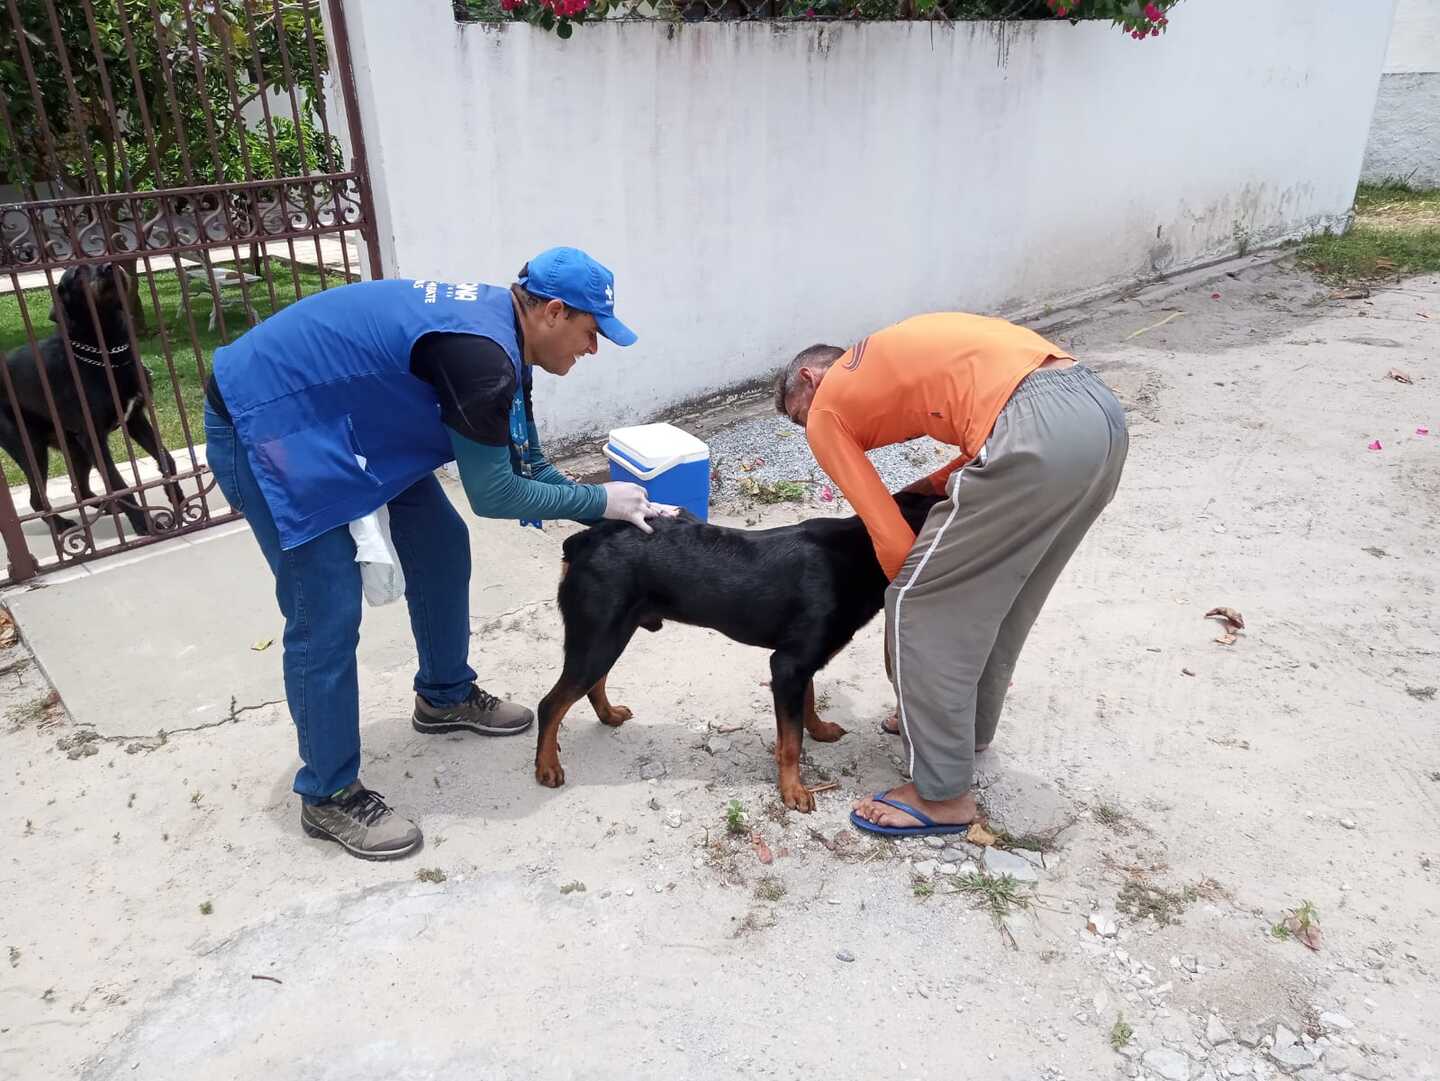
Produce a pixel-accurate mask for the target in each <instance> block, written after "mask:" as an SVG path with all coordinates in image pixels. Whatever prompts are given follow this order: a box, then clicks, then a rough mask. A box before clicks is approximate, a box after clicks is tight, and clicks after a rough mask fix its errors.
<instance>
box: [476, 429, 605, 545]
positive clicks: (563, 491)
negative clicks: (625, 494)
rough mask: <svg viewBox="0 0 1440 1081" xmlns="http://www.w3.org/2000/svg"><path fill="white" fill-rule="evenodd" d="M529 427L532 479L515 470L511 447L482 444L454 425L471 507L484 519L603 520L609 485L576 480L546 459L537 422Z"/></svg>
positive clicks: (586, 521)
mask: <svg viewBox="0 0 1440 1081" xmlns="http://www.w3.org/2000/svg"><path fill="white" fill-rule="evenodd" d="M529 429H530V453H529V464H530V472H531V476H529V477H522V476H519V475H518V474H516V473H515V472H514V470H512V469H511V468H510V448H509V447H492V446H487V445H486V444H484V443H477V442H475V441H474V440H473V439H466V438H465V437H464V436H463V435H461V434H460V433H459V432H456V431H455V430H454V429H450V444H451V446H453V447H454V448H455V464H456V465H457V466H458V467H459V469H460V483H461V485H462V486H463V487H464V489H465V497H466V498H467V499H468V500H469V501H470V509H471V510H473V511H474V512H475V513H476V514H477V515H479V516H480V517H482V518H517V519H539V520H541V521H553V520H555V519H562V518H568V519H570V520H571V521H575V522H584V523H587V524H588V523H591V522H597V521H599V520H600V519H601V518H602V517H603V516H604V514H605V489H604V488H602V487H601V486H600V485H598V484H576V483H575V482H574V481H572V480H571V479H570V478H569V477H567V476H565V474H564V473H562V472H560V470H558V469H556V468H555V467H554V466H553V465H551V464H550V462H549V461H547V460H546V458H545V453H544V451H543V450H542V449H541V447H540V438H539V435H538V434H537V433H536V431H535V425H534V424H533V423H531V424H530V425H529Z"/></svg>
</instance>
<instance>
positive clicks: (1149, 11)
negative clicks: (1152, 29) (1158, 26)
mask: <svg viewBox="0 0 1440 1081" xmlns="http://www.w3.org/2000/svg"><path fill="white" fill-rule="evenodd" d="M1160 14H1161V13H1160V9H1159V8H1157V7H1156V6H1155V5H1154V4H1146V5H1145V18H1147V19H1149V20H1150V21H1151V22H1152V23H1158V22H1159V21H1160Z"/></svg>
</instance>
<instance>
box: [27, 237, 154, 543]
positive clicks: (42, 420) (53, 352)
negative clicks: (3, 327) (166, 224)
mask: <svg viewBox="0 0 1440 1081" xmlns="http://www.w3.org/2000/svg"><path fill="white" fill-rule="evenodd" d="M127 285H128V281H127V279H126V275H125V272H124V271H123V270H121V269H120V268H119V267H116V266H112V265H110V264H108V263H107V264H104V265H101V266H90V265H86V266H79V267H73V268H71V269H70V270H67V271H66V272H65V274H64V276H63V277H62V278H61V279H60V284H59V285H58V286H57V287H56V293H57V294H58V303H57V304H56V305H55V306H54V307H53V308H51V310H50V319H51V321H52V322H54V323H56V324H57V325H60V326H63V327H64V330H65V333H66V335H67V336H68V337H69V339H70V347H71V350H72V351H73V353H74V356H75V370H76V372H77V373H78V376H79V378H78V379H77V378H76V377H75V376H72V375H71V370H70V362H69V359H68V357H67V356H66V352H65V343H64V341H63V340H62V338H61V336H60V334H59V333H58V332H57V333H55V334H52V335H50V336H49V337H48V338H43V339H41V340H40V341H39V342H38V343H36V348H31V346H29V345H28V344H27V345H22V346H20V347H19V348H18V349H15V350H13V351H12V352H11V353H10V354H9V355H8V356H7V357H6V358H5V367H6V369H7V372H8V375H9V384H10V393H8V394H7V393H6V392H5V391H6V388H5V387H4V386H3V385H0V447H3V448H4V449H5V451H6V452H7V453H8V454H9V455H10V457H12V458H14V459H15V462H16V464H18V465H19V466H20V468H21V469H22V470H24V472H25V478H26V479H27V480H28V481H29V482H30V506H31V507H32V508H33V509H34V510H36V511H48V510H50V501H49V499H48V497H47V496H46V494H45V483H46V480H47V478H48V476H49V473H50V448H52V447H53V448H55V449H56V450H59V449H61V447H62V446H63V447H64V449H65V450H66V451H67V452H68V453H69V455H70V461H71V463H72V464H73V465H74V466H75V479H76V496H77V498H79V499H92V498H94V492H93V491H91V488H90V470H91V469H92V468H94V469H98V470H99V472H100V475H101V477H102V478H104V481H105V485H106V488H107V490H109V491H117V490H119V489H122V488H125V487H127V485H126V483H125V481H124V480H123V478H122V477H121V476H120V470H119V469H117V468H116V466H115V459H114V457H113V456H112V455H111V453H110V443H109V437H110V434H111V433H112V432H114V431H115V430H116V429H118V428H119V427H120V426H121V424H124V426H125V430H126V431H127V432H128V433H129V435H130V438H131V439H133V440H134V441H135V442H136V443H138V444H139V445H140V446H141V447H143V448H144V449H145V450H146V451H147V452H149V453H150V454H151V455H152V456H153V457H154V459H155V461H156V464H157V465H159V467H160V469H161V471H162V473H163V474H164V475H166V476H173V475H174V473H175V462H174V460H173V459H172V458H171V457H170V454H169V452H168V451H166V449H165V448H164V446H162V445H161V442H160V439H159V437H158V436H157V435H156V432H155V429H154V427H153V426H152V425H151V423H150V418H149V416H148V414H147V409H146V404H145V399H146V398H147V397H148V396H149V395H150V392H151V391H150V375H149V373H148V372H147V371H146V370H145V366H144V365H143V364H142V363H141V362H140V357H139V356H138V355H137V354H136V353H135V352H134V350H133V347H132V345H131V341H130V331H129V328H128V327H127V326H126V324H125V309H124V304H123V301H122V298H123V297H124V296H125V295H126V289H127ZM87 294H88V296H87ZM92 305H93V309H92ZM97 323H98V325H97ZM107 360H108V362H109V363H108V365H107V363H106V361H107ZM107 367H108V368H109V372H108V373H107V371H106V368H107ZM42 370H43V373H44V378H43V379H42V376H41V373H42ZM112 378H113V380H114V388H113V390H112V388H111V379H112ZM47 383H48V387H49V394H50V398H51V399H52V400H53V401H54V409H53V411H52V410H51V408H50V404H49V402H47V400H46V385H47ZM82 402H83V404H82ZM87 406H88V409H89V416H90V420H91V422H92V423H93V424H94V427H95V435H96V436H97V437H98V443H99V448H98V449H99V454H98V455H96V454H95V449H96V448H95V441H94V440H92V439H91V438H90V429H89V426H88V425H87V424H86V421H85V416H86V407H87ZM57 422H58V424H57ZM22 429H23V431H24V435H22ZM25 435H28V436H29V442H30V447H31V449H32V450H33V451H34V454H35V467H36V468H35V469H34V470H32V469H31V467H30V458H29V455H27V454H26V452H25ZM37 472H38V475H36V474H37ZM166 491H167V493H168V494H169V497H170V501H171V504H172V505H175V506H178V505H179V502H180V500H181V499H182V498H183V497H182V496H181V493H180V489H179V488H178V487H177V486H175V485H167V486H166ZM116 504H117V505H118V507H119V509H120V510H121V511H123V513H124V514H125V516H126V517H127V518H128V519H129V520H130V524H131V526H132V528H134V530H135V531H136V532H137V533H149V532H150V523H149V521H148V520H147V517H146V514H145V512H144V510H143V508H141V507H140V506H139V505H138V504H137V503H135V502H134V500H132V499H129V498H123V497H122V498H119V499H117V500H116ZM47 521H48V522H49V524H50V527H51V528H52V529H53V530H55V531H56V532H57V533H63V532H64V531H65V530H67V529H74V528H77V526H78V523H77V522H75V521H72V520H71V519H69V518H65V517H63V516H61V515H58V514H51V515H49V516H48V517H47Z"/></svg>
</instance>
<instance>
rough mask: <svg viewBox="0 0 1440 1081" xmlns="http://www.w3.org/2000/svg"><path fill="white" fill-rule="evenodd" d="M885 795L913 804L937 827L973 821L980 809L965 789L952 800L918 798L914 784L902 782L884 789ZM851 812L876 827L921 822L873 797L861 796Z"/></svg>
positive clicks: (911, 824)
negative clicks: (865, 797)
mask: <svg viewBox="0 0 1440 1081" xmlns="http://www.w3.org/2000/svg"><path fill="white" fill-rule="evenodd" d="M885 796H886V798H888V799H892V800H894V801H895V802H897V803H904V804H907V805H908V806H911V807H914V808H915V809H916V810H917V811H919V812H921V813H922V814H924V815H926V816H928V817H929V818H930V820H931V821H933V822H934V823H935V824H936V825H941V826H964V825H968V824H969V823H971V822H973V821H975V819H976V817H978V816H979V814H980V808H979V807H978V806H977V805H976V803H975V794H974V793H973V792H966V793H965V794H964V795H963V796H957V797H956V798H955V799H947V800H934V801H932V800H926V799H921V797H920V793H919V792H917V791H915V786H914V784H902V785H901V786H900V787H899V788H892V789H891V790H890V791H889V792H886V793H885ZM855 813H856V814H858V815H859V816H860V817H861V818H863V819H865V821H867V822H873V823H875V825H877V826H892V827H893V826H900V827H904V826H921V825H924V823H922V822H921V821H920V820H919V819H917V818H916V817H915V816H914V815H909V814H906V813H905V812H904V811H901V810H897V809H896V808H894V807H891V806H889V805H888V804H884V803H877V802H875V800H873V799H862V800H861V801H860V802H858V803H857V804H855Z"/></svg>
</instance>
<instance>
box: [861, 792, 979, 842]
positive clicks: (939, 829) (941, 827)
mask: <svg viewBox="0 0 1440 1081" xmlns="http://www.w3.org/2000/svg"><path fill="white" fill-rule="evenodd" d="M870 798H871V799H873V800H874V801H875V802H876V803H883V804H885V806H887V807H894V808H895V809H896V810H897V811H904V812H905V813H906V814H907V815H910V816H911V817H913V818H914V819H915V820H916V821H918V822H919V823H920V825H918V826H881V825H877V824H876V823H874V822H871V821H869V820H867V819H864V818H861V817H860V816H859V815H858V814H856V813H855V812H854V811H851V812H850V824H851V825H852V826H854V827H855V828H856V829H857V830H865V831H866V832H867V833H882V834H884V835H885V836H887V837H936V836H939V835H941V834H955V835H957V836H958V837H960V838H962V839H963V838H964V837H965V835H966V834H967V833H969V832H970V824H969V823H968V822H967V823H966V824H965V825H963V826H952V825H946V824H944V823H940V822H936V821H935V820H934V819H932V818H931V817H930V816H929V815H926V814H922V813H921V812H920V811H917V810H916V809H915V808H914V807H911V806H909V805H908V804H904V803H901V802H900V801H899V800H898V799H891V798H890V797H889V796H887V795H886V794H885V793H884V792H876V793H875V795H873V796H871V797H870Z"/></svg>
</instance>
